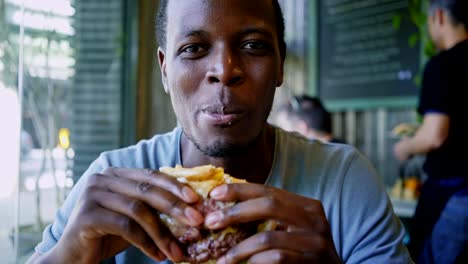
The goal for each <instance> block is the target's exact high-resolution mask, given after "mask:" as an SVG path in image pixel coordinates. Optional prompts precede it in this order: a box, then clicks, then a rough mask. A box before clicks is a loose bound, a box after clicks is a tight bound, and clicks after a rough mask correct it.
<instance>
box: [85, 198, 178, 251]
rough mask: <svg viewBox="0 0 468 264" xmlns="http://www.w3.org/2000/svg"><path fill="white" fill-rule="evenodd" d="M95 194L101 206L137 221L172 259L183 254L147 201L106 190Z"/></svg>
mask: <svg viewBox="0 0 468 264" xmlns="http://www.w3.org/2000/svg"><path fill="white" fill-rule="evenodd" d="M93 196H94V197H96V198H97V199H95V200H96V201H97V203H98V204H99V205H100V206H102V207H104V208H106V209H109V210H112V211H114V212H117V213H120V214H122V215H124V216H126V217H128V218H130V219H132V220H133V221H135V222H136V223H137V224H138V225H139V226H140V227H141V228H142V229H143V230H144V232H146V234H147V235H148V236H149V237H150V238H151V240H152V241H154V243H155V244H156V245H157V247H158V248H159V250H161V251H162V252H164V254H165V255H167V256H170V257H171V259H178V260H179V259H180V258H181V257H182V256H183V253H182V251H181V249H180V248H179V246H178V244H177V241H175V239H174V237H173V236H172V235H171V234H170V232H169V230H168V229H167V228H166V227H165V226H164V225H162V224H161V222H160V221H159V217H158V215H156V214H155V213H153V212H152V211H151V210H150V208H149V207H148V206H147V205H146V204H145V203H143V202H141V201H138V200H132V199H130V198H127V197H124V196H121V195H118V194H115V193H110V192H105V191H96V192H94V193H93Z"/></svg>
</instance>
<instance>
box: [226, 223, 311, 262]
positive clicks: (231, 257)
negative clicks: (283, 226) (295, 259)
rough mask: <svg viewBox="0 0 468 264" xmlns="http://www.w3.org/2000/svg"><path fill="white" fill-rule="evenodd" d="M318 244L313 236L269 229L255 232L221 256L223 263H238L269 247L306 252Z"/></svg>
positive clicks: (269, 248)
mask: <svg viewBox="0 0 468 264" xmlns="http://www.w3.org/2000/svg"><path fill="white" fill-rule="evenodd" d="M313 245H316V246H317V247H319V246H320V245H319V244H318V243H317V239H316V238H314V237H313V236H305V235H304V234H303V233H288V232H281V231H269V232H262V233H259V234H256V235H254V236H252V237H250V238H248V239H246V240H244V241H242V242H241V243H239V244H238V245H236V246H235V247H233V248H232V249H230V250H229V251H228V252H227V253H226V255H225V256H224V257H223V261H224V263H238V262H240V261H242V260H246V259H248V258H250V257H251V256H253V255H255V254H258V253H260V252H263V251H268V250H271V249H286V250H294V251H300V252H306V251H307V250H308V249H310V247H311V246H313Z"/></svg>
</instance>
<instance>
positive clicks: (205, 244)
mask: <svg viewBox="0 0 468 264" xmlns="http://www.w3.org/2000/svg"><path fill="white" fill-rule="evenodd" d="M233 205H234V203H232V202H231V203H225V202H220V201H215V200H213V199H210V198H207V199H204V200H203V201H200V202H199V203H198V204H196V205H195V206H194V207H195V208H196V209H197V210H198V211H200V212H201V213H202V214H203V216H206V215H207V214H208V213H210V212H213V211H217V210H220V209H223V208H226V207H230V206H233ZM161 219H162V221H163V222H164V223H165V224H166V226H168V227H169V229H170V230H171V232H172V234H173V235H174V236H175V237H176V238H177V239H178V240H179V242H180V243H181V244H182V246H184V247H185V250H186V256H187V259H186V260H185V261H186V262H189V263H192V264H196V263H203V262H205V261H207V260H210V259H217V258H219V257H221V256H222V255H224V254H225V253H226V252H227V251H228V250H229V249H231V248H232V247H234V246H235V245H237V244H238V243H239V242H241V241H242V240H244V239H245V238H247V237H249V236H251V235H253V234H254V233H255V232H256V227H257V224H258V223H250V224H243V225H238V226H234V227H232V228H235V229H236V230H237V231H236V232H234V233H233V232H223V230H216V231H210V230H207V229H204V228H203V226H200V227H190V226H185V225H182V224H180V223H177V222H175V221H174V220H173V219H171V218H169V217H168V216H166V215H161Z"/></svg>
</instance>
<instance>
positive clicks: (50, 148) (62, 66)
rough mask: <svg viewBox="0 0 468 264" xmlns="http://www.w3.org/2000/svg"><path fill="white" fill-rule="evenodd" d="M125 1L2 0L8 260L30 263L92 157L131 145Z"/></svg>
mask: <svg viewBox="0 0 468 264" xmlns="http://www.w3.org/2000/svg"><path fill="white" fill-rule="evenodd" d="M124 5H125V1H123V0H122V1H115V0H102V1H89V0H61V1H56V0H41V1H36V0H0V122H2V127H3V125H4V128H2V129H1V132H0V144H1V145H2V146H6V147H4V148H2V149H0V159H1V164H2V166H4V167H6V168H7V171H6V172H4V173H3V174H2V175H0V178H1V179H0V183H1V184H0V217H1V218H2V221H0V255H1V256H2V262H3V261H5V262H6V263H10V262H15V261H17V262H20V263H24V262H25V261H26V259H27V258H28V257H29V256H30V255H31V254H32V252H33V249H34V246H35V245H36V244H37V243H38V242H39V241H40V240H41V238H42V231H43V229H44V227H45V226H46V225H47V224H48V223H50V222H51V221H52V220H53V219H54V216H55V211H56V209H57V208H58V206H60V205H61V203H62V202H63V200H64V199H65V197H66V195H67V192H68V191H69V190H70V188H71V187H72V186H73V185H74V183H75V182H76V181H77V180H78V178H79V177H80V176H81V174H82V173H83V172H84V171H85V170H86V169H87V167H88V166H89V164H90V163H91V162H92V161H93V160H94V159H96V158H97V156H98V155H99V153H100V152H102V151H105V150H109V149H115V148H117V147H120V146H122V143H123V138H124V137H125V135H124V134H123V131H124V129H123V127H124V125H123V119H124V118H123V110H124V105H125V103H126V102H127V101H128V100H131V98H127V97H124V96H123V95H124V81H125V80H124V77H123V76H125V72H124V71H125V68H124V67H123V65H124V63H123V61H124V58H125V53H124V46H125V38H126V36H125V34H124V28H125V12H124V11H123V10H124ZM4 163H5V164H4ZM17 231H18V232H17ZM15 241H17V242H18V243H15ZM16 245H17V246H16Z"/></svg>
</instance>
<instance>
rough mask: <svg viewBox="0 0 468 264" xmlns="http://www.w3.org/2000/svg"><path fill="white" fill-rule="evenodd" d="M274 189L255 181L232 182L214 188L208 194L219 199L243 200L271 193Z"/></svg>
mask: <svg viewBox="0 0 468 264" xmlns="http://www.w3.org/2000/svg"><path fill="white" fill-rule="evenodd" d="M273 191H274V189H271V188H269V187H268V186H265V185H262V184H255V183H232V184H224V185H221V186H219V187H216V188H214V189H213V190H211V192H210V196H211V197H212V198H214V199H216V200H220V201H245V200H249V199H253V198H258V197H261V196H266V195H269V194H271V192H273Z"/></svg>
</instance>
